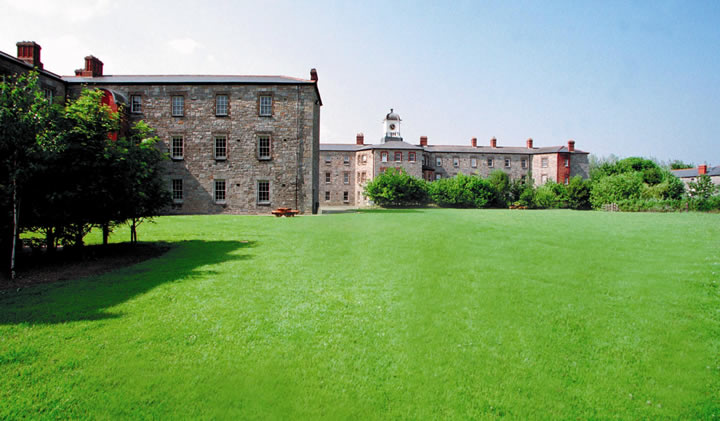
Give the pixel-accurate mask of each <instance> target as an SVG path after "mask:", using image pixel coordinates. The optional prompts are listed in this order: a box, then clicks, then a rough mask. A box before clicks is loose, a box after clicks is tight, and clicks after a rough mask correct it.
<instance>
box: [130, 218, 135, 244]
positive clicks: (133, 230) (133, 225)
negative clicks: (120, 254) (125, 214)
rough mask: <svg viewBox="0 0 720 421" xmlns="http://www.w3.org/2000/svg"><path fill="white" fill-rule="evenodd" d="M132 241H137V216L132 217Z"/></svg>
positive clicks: (133, 242) (132, 242)
mask: <svg viewBox="0 0 720 421" xmlns="http://www.w3.org/2000/svg"><path fill="white" fill-rule="evenodd" d="M130 243H131V244H136V243H137V222H136V221H135V218H132V222H131V224H130Z"/></svg>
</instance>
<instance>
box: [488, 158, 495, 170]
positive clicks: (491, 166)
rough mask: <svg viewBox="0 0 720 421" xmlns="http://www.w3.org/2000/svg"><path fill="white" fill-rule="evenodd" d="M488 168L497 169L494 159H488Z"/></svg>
mask: <svg viewBox="0 0 720 421" xmlns="http://www.w3.org/2000/svg"><path fill="white" fill-rule="evenodd" d="M487 166H488V168H493V167H495V160H494V159H492V158H488V159H487Z"/></svg>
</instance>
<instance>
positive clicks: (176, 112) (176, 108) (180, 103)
mask: <svg viewBox="0 0 720 421" xmlns="http://www.w3.org/2000/svg"><path fill="white" fill-rule="evenodd" d="M183 115H185V97H184V96H182V95H174V96H173V97H172V116H173V117H182V116H183Z"/></svg>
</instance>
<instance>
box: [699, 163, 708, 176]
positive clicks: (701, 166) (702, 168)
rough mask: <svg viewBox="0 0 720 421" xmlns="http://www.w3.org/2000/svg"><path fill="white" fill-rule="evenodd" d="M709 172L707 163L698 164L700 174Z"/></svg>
mask: <svg viewBox="0 0 720 421" xmlns="http://www.w3.org/2000/svg"><path fill="white" fill-rule="evenodd" d="M703 174H707V165H698V175H703Z"/></svg>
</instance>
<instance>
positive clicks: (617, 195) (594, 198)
mask: <svg viewBox="0 0 720 421" xmlns="http://www.w3.org/2000/svg"><path fill="white" fill-rule="evenodd" d="M645 188H646V187H645V184H644V183H643V176H642V174H641V173H639V172H628V173H621V174H615V175H611V176H607V177H603V178H601V179H599V180H598V181H596V182H595V183H593V186H592V190H591V191H590V203H591V204H592V206H593V207H595V208H600V207H602V205H605V204H608V203H617V202H619V201H621V200H626V199H639V198H640V197H641V196H642V194H643V191H644V190H645Z"/></svg>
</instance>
